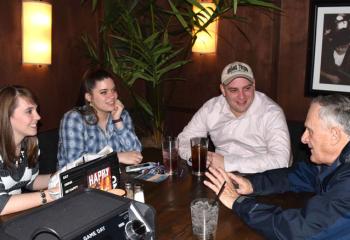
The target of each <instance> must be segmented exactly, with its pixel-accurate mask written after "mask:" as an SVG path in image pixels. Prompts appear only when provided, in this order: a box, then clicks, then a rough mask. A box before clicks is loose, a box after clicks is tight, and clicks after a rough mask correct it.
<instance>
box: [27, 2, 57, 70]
mask: <svg viewBox="0 0 350 240" xmlns="http://www.w3.org/2000/svg"><path fill="white" fill-rule="evenodd" d="M51 19H52V6H51V4H50V3H47V2H39V1H26V0H23V2H22V63H29V64H51V26H52V20H51Z"/></svg>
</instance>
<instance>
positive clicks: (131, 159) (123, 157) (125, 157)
mask: <svg viewBox="0 0 350 240" xmlns="http://www.w3.org/2000/svg"><path fill="white" fill-rule="evenodd" d="M118 158H119V162H121V163H124V164H129V165H131V164H139V163H141V162H142V158H143V157H142V155H141V153H140V152H136V151H131V152H118Z"/></svg>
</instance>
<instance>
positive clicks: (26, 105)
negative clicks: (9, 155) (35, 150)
mask: <svg viewBox="0 0 350 240" xmlns="http://www.w3.org/2000/svg"><path fill="white" fill-rule="evenodd" d="M16 105H17V106H16V108H15V110H14V111H13V113H12V115H11V117H10V122H11V127H12V131H13V136H14V139H15V144H19V143H20V142H21V141H22V140H23V138H25V137H27V136H35V135H36V134H37V124H38V121H39V120H40V116H39V114H38V112H37V105H36V104H35V103H33V102H32V101H30V100H29V99H28V98H24V97H18V99H17V103H16Z"/></svg>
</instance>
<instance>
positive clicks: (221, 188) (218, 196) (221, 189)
mask: <svg viewBox="0 0 350 240" xmlns="http://www.w3.org/2000/svg"><path fill="white" fill-rule="evenodd" d="M225 184H226V180H225V181H224V183H223V184H222V185H221V187H220V190H219V192H218V195H216V197H215V200H214V202H213V205H214V204H216V202H217V201H219V198H220V195H221V193H222V192H223V191H224V188H225Z"/></svg>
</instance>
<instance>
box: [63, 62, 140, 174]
mask: <svg viewBox="0 0 350 240" xmlns="http://www.w3.org/2000/svg"><path fill="white" fill-rule="evenodd" d="M83 88H84V98H85V105H84V106H81V107H78V108H74V109H73V110H70V111H69V112H67V113H66V114H64V116H63V119H62V120H61V124H60V129H59V145H58V156H57V158H58V168H59V169H61V168H62V167H64V166H65V165H66V164H68V163H70V162H72V161H74V160H76V159H78V158H79V157H81V156H82V155H83V154H86V153H97V152H99V151H100V150H101V149H103V148H104V147H105V146H107V145H108V146H110V147H112V149H113V151H115V152H118V158H119V161H120V162H121V163H124V164H138V163H140V162H141V161H142V155H141V153H140V152H141V143H140V141H139V139H138V138H137V136H136V134H135V131H134V127H133V124H132V120H131V118H130V115H129V113H128V112H127V111H126V110H125V109H124V105H123V104H122V102H121V101H120V100H119V99H118V93H117V90H116V86H115V83H114V80H113V78H112V75H111V74H109V73H108V72H107V71H105V70H101V69H99V70H95V71H92V72H89V73H88V74H87V75H86V76H85V80H84V84H83Z"/></svg>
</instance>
